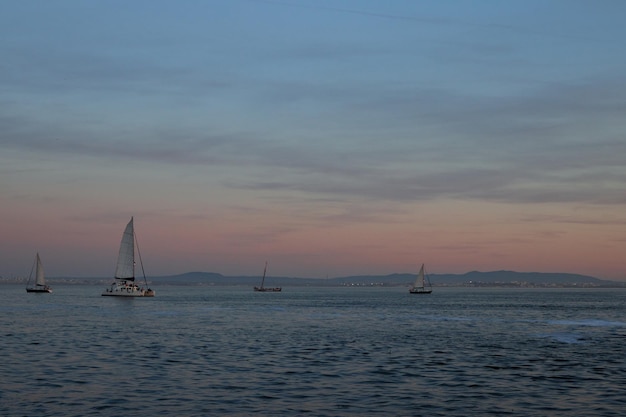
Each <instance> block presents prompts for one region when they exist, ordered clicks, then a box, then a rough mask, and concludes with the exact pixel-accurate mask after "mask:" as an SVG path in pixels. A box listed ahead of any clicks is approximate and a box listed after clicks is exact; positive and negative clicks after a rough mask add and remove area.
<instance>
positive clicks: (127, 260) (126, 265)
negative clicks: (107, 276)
mask: <svg viewBox="0 0 626 417" xmlns="http://www.w3.org/2000/svg"><path fill="white" fill-rule="evenodd" d="M115 279H123V280H126V281H134V280H135V230H134V226H133V218H132V217H131V218H130V221H129V222H128V224H127V225H126V229H124V234H123V235H122V242H121V243H120V253H119V255H118V257H117V268H116V269H115Z"/></svg>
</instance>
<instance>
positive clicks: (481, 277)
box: [0, 271, 626, 288]
mask: <svg viewBox="0 0 626 417" xmlns="http://www.w3.org/2000/svg"><path fill="white" fill-rule="evenodd" d="M428 277H429V279H430V281H431V283H432V285H433V286H434V287H459V286H467V287H469V286H472V287H495V286H500V287H613V288H615V287H626V282H623V281H609V280H602V279H599V278H595V277H591V276H587V275H579V274H566V273H546V272H515V271H492V272H479V271H472V272H467V273H465V274H429V275H428ZM415 278H416V275H415V274H389V275H355V276H347V277H338V278H297V277H274V276H268V277H266V279H265V284H266V285H267V286H272V287H274V286H282V287H297V286H300V287H302V286H310V287H339V286H355V287H357V286H358V287H365V286H409V285H411V284H412V283H413V282H414V281H415ZM260 280H261V277H260V276H225V275H222V274H219V273H216V272H187V273H184V274H178V275H167V276H153V277H148V281H149V283H150V284H152V283H154V285H223V286H249V287H252V286H255V285H259V284H260ZM22 281H24V279H23V278H6V277H5V278H2V277H0V283H23V282H22ZM48 281H49V282H50V283H51V284H63V283H65V284H99V285H102V284H105V285H108V284H110V283H111V281H112V278H72V277H49V278H48ZM24 282H25V281H24Z"/></svg>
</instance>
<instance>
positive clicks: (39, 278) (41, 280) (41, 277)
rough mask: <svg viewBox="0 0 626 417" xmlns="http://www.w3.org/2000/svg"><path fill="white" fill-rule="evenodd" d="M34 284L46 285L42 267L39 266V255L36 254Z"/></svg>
mask: <svg viewBox="0 0 626 417" xmlns="http://www.w3.org/2000/svg"><path fill="white" fill-rule="evenodd" d="M35 284H37V285H41V286H44V285H46V279H45V277H44V273H43V265H42V264H41V259H39V253H38V254H37V275H36V279H35Z"/></svg>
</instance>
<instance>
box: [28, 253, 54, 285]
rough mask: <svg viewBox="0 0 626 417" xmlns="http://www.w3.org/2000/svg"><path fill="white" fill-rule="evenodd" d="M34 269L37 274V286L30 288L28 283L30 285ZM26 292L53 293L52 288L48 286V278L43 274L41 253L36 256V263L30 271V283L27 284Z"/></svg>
mask: <svg viewBox="0 0 626 417" xmlns="http://www.w3.org/2000/svg"><path fill="white" fill-rule="evenodd" d="M33 269H36V272H35V286H34V287H29V286H28V283H30V278H31V277H32V276H33ZM26 292H38V293H51V292H52V288H50V287H49V286H48V285H46V278H45V276H44V273H43V265H42V263H41V259H40V258H39V253H37V256H35V263H34V264H33V267H32V268H31V270H30V276H29V277H28V282H27V283H26Z"/></svg>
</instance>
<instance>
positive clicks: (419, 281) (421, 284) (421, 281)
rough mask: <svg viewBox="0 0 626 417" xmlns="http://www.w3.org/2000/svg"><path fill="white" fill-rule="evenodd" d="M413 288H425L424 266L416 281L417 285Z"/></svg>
mask: <svg viewBox="0 0 626 417" xmlns="http://www.w3.org/2000/svg"><path fill="white" fill-rule="evenodd" d="M413 287H421V288H424V264H422V267H421V268H420V273H419V274H418V275H417V278H416V279H415V284H413Z"/></svg>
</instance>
